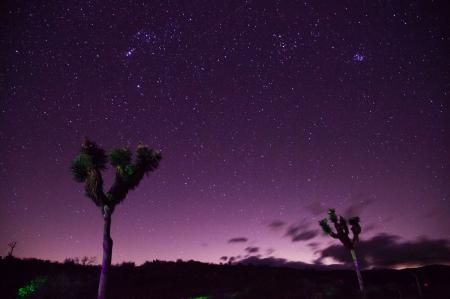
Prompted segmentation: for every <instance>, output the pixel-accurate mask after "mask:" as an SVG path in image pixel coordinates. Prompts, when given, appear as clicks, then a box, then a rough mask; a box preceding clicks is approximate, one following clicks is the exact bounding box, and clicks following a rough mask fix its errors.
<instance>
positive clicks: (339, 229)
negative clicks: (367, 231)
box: [319, 209, 364, 296]
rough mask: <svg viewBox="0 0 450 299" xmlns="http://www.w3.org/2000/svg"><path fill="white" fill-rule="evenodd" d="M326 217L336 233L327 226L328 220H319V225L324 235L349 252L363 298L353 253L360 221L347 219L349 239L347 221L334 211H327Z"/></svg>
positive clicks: (362, 287) (359, 276) (360, 278)
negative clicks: (337, 241)
mask: <svg viewBox="0 0 450 299" xmlns="http://www.w3.org/2000/svg"><path fill="white" fill-rule="evenodd" d="M328 217H329V219H330V221H331V222H332V223H333V224H334V227H335V229H336V232H333V230H332V229H331V227H330V226H329V225H328V220H327V219H326V218H324V219H322V220H320V221H319V224H320V226H321V227H322V230H323V231H324V232H325V234H327V235H329V236H331V237H332V238H333V239H339V241H341V243H342V244H343V245H344V247H345V248H347V249H348V250H350V253H351V254H352V259H353V264H354V265H355V271H356V275H357V276H358V282H359V289H360V290H361V292H362V294H363V296H364V285H363V280H362V276H361V272H360V270H359V266H358V260H357V259H356V253H355V243H356V242H358V240H359V234H360V233H361V226H360V225H359V221H360V219H359V217H352V218H349V219H348V223H349V224H350V225H351V231H352V233H353V238H352V239H350V237H349V230H348V225H347V220H346V219H345V218H344V217H342V216H339V217H338V216H337V215H336V211H335V210H334V209H328Z"/></svg>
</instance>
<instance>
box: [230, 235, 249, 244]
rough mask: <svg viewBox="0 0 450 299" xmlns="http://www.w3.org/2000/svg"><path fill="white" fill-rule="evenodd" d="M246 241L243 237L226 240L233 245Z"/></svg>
mask: <svg viewBox="0 0 450 299" xmlns="http://www.w3.org/2000/svg"><path fill="white" fill-rule="evenodd" d="M247 241H248V239H247V238H245V237H236V238H232V239H229V240H228V243H230V244H234V243H245V242H247Z"/></svg>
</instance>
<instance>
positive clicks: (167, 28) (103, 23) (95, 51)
mask: <svg viewBox="0 0 450 299" xmlns="http://www.w3.org/2000/svg"><path fill="white" fill-rule="evenodd" d="M143 2H144V3H142V1H141V2H134V1H115V2H111V1H59V2H53V1H50V2H48V1H47V2H45V3H42V2H41V3H37V2H27V3H26V4H25V3H24V2H18V1H7V3H6V4H4V5H3V8H2V16H1V20H2V24H3V26H1V29H0V33H1V55H0V57H1V58H0V59H1V73H0V93H1V94H0V95H1V98H0V101H1V102H0V105H1V107H0V108H1V111H0V182H1V188H0V248H3V249H2V252H1V254H2V255H4V254H6V252H7V249H8V248H7V243H8V242H9V241H10V240H16V241H17V242H18V244H17V247H16V251H15V252H16V255H17V256H20V257H39V258H45V259H52V260H63V259H64V258H66V257H76V256H85V255H87V256H97V257H99V256H100V254H101V232H102V218H101V216H100V211H99V210H98V208H97V207H96V206H95V205H94V204H93V203H92V202H91V201H90V200H89V199H88V198H87V197H85V196H84V194H83V185H82V184H79V183H76V182H75V181H73V179H72V177H71V174H70V172H69V166H70V162H71V160H72V159H73V158H74V157H75V155H76V154H77V153H78V150H79V147H80V145H81V142H82V138H83V136H85V135H86V136H89V137H90V138H92V139H93V140H94V141H96V142H97V143H98V144H100V145H101V146H103V147H104V148H105V149H106V150H110V149H112V148H113V147H121V146H130V147H131V148H132V149H134V148H135V146H136V145H137V144H138V143H139V142H141V141H142V142H144V143H145V144H148V145H149V146H151V147H154V148H156V149H161V150H162V155H163V160H162V162H161V164H160V167H159V169H158V170H157V171H156V172H154V173H152V174H151V175H150V176H149V177H148V178H145V179H144V181H142V182H141V184H140V186H139V187H138V189H137V190H136V191H134V192H132V193H130V194H129V196H128V198H127V199H126V201H125V202H124V203H123V204H121V205H120V206H118V207H117V209H116V211H115V213H114V215H113V224H112V237H113V239H114V251H113V263H116V262H121V261H135V262H137V263H142V262H144V261H146V260H153V259H161V260H175V259H178V258H181V259H184V260H187V259H195V260H200V261H206V262H219V258H220V257H222V256H228V257H229V256H239V255H241V256H242V257H244V256H245V254H246V251H245V248H247V247H255V248H257V250H256V251H255V250H253V251H252V250H251V249H248V250H247V251H252V252H250V253H258V254H260V257H266V256H273V257H276V258H284V259H287V260H292V261H303V262H312V261H313V260H315V259H317V258H318V257H319V255H320V253H316V254H315V253H314V252H315V250H322V249H325V248H326V247H327V246H330V244H335V242H331V240H330V239H329V238H325V237H323V236H322V235H321V234H320V233H318V231H316V230H318V229H319V226H318V224H317V221H318V220H319V219H321V218H323V217H324V216H325V214H326V209H327V208H329V207H335V208H336V209H337V212H338V213H341V214H345V212H346V211H349V210H350V212H349V213H347V214H353V215H355V214H357V215H359V216H360V217H361V219H362V226H363V233H362V238H363V239H365V240H368V239H370V238H372V237H375V236H378V235H379V234H381V233H386V234H389V235H397V236H400V237H401V238H402V239H399V242H412V243H414V242H419V241H418V240H422V239H421V236H425V237H426V238H427V239H430V240H435V239H444V240H447V241H448V240H449V239H450V226H449V225H448V217H449V216H450V205H449V200H450V184H449V180H450V171H449V167H450V166H449V157H450V155H449V143H450V138H449V137H450V136H449V130H450V122H449V119H450V118H449V111H448V103H449V82H450V56H449V50H450V47H449V44H450V40H449V36H450V34H449V33H450V32H449V28H450V27H449V26H448V21H447V18H448V16H446V13H445V11H448V4H445V1H434V2H430V1H327V2H326V4H325V2H322V4H318V3H317V1H311V2H310V1H204V0H196V1H143ZM263 2H264V3H263ZM338 2H339V4H338ZM400 2H401V3H400ZM446 6H447V7H446ZM446 23H447V24H446ZM111 178H112V173H111V172H107V173H105V180H106V187H107V188H108V187H109V185H110V183H111ZM274 221H276V222H274ZM270 224H272V225H270ZM289 227H291V228H298V232H299V233H301V232H303V233H306V234H305V236H306V237H305V238H304V239H302V240H299V241H295V242H293V240H292V236H289V235H286V232H287V231H288V230H289ZM308 233H309V235H308ZM308 236H309V237H308ZM232 238H246V241H245V242H232V243H229V240H230V239H232ZM311 243H313V244H311ZM314 243H317V244H314ZM313 248H316V249H313Z"/></svg>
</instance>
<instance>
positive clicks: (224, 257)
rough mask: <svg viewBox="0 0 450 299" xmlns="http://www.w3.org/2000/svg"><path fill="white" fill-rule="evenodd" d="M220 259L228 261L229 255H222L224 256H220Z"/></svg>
mask: <svg viewBox="0 0 450 299" xmlns="http://www.w3.org/2000/svg"><path fill="white" fill-rule="evenodd" d="M220 260H221V261H224V262H226V261H227V260H228V257H227V256H222V257H221V258H220Z"/></svg>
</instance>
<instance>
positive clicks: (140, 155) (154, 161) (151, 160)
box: [136, 144, 161, 173]
mask: <svg viewBox="0 0 450 299" xmlns="http://www.w3.org/2000/svg"><path fill="white" fill-rule="evenodd" d="M136 154H137V157H136V158H137V159H136V164H137V165H139V166H140V167H142V168H143V170H144V172H145V173H148V172H150V171H153V170H155V169H156V168H157V167H158V165H159V161H161V153H160V152H157V151H155V150H153V149H149V148H148V147H146V146H145V145H142V144H140V145H139V146H138V148H137V150H136Z"/></svg>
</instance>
